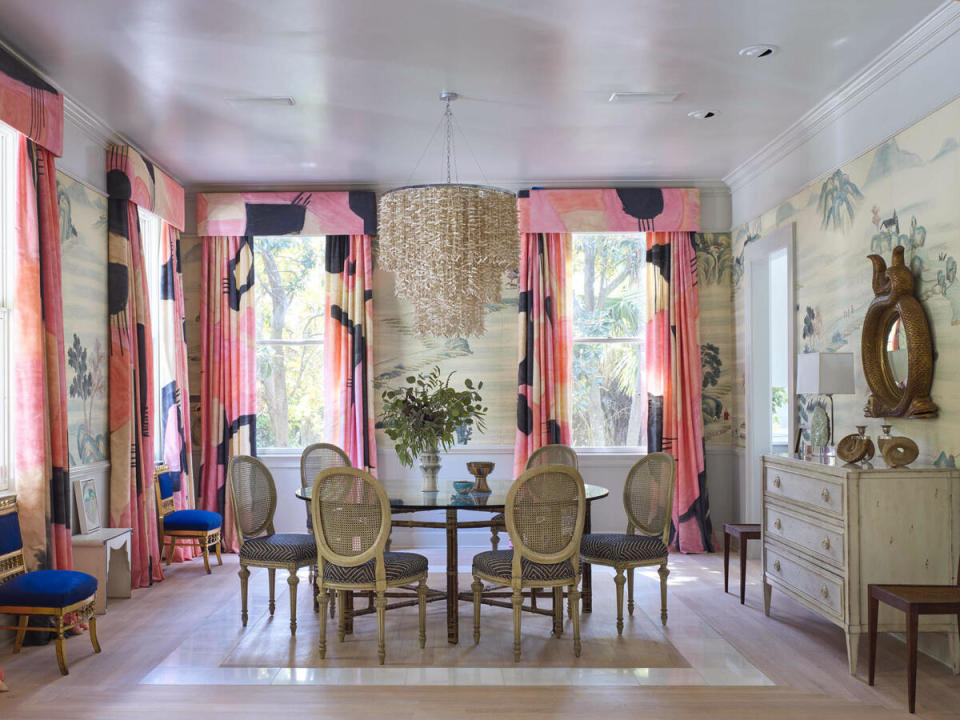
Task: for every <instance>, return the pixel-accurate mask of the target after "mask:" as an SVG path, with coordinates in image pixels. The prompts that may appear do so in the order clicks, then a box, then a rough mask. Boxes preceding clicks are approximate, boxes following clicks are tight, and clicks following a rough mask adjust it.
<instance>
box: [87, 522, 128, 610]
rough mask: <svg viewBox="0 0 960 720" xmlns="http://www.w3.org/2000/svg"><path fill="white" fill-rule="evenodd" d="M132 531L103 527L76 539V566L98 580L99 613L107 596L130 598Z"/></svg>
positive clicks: (103, 607) (103, 608)
mask: <svg viewBox="0 0 960 720" xmlns="http://www.w3.org/2000/svg"><path fill="white" fill-rule="evenodd" d="M131 532H132V531H131V529H130V528H101V529H100V530H94V531H93V532H92V533H87V534H86V535H74V536H73V567H74V569H75V570H80V571H82V572H85V573H88V574H90V575H93V576H94V577H95V578H96V579H97V595H96V608H97V614H98V615H103V614H104V613H105V612H106V611H107V598H108V597H130V596H131V595H132V592H131V590H130V535H131Z"/></svg>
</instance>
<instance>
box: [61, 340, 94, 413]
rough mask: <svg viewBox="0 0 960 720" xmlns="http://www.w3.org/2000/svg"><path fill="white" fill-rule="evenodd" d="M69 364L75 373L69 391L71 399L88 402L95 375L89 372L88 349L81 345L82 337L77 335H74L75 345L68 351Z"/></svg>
mask: <svg viewBox="0 0 960 720" xmlns="http://www.w3.org/2000/svg"><path fill="white" fill-rule="evenodd" d="M67 364H68V365H69V366H70V367H71V368H73V371H74V373H75V374H74V376H73V380H71V381H70V389H69V390H68V392H69V393H70V397H74V398H80V399H82V400H86V399H87V398H88V397H90V396H91V395H92V394H93V392H92V391H93V373H91V372H90V371H89V370H87V349H86V348H85V347H83V345H81V344H80V337H79V336H78V335H77V334H76V333H74V335H73V345H71V346H70V347H69V348H68V349H67Z"/></svg>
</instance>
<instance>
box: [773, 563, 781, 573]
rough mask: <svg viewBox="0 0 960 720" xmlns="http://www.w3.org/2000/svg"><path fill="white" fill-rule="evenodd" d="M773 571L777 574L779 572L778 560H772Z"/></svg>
mask: <svg viewBox="0 0 960 720" xmlns="http://www.w3.org/2000/svg"><path fill="white" fill-rule="evenodd" d="M773 569H774V570H776V571H777V572H780V561H779V560H774V561H773Z"/></svg>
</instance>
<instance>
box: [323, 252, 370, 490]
mask: <svg viewBox="0 0 960 720" xmlns="http://www.w3.org/2000/svg"><path fill="white" fill-rule="evenodd" d="M371 240H372V238H371V237H370V236H369V235H327V245H326V253H325V263H326V271H327V287H326V324H325V326H324V342H323V348H324V350H323V354H324V358H323V373H324V380H325V385H326V388H327V399H328V401H330V404H331V406H330V408H329V412H328V413H327V422H328V430H327V435H328V437H329V438H330V441H331V442H333V443H335V444H336V445H338V446H340V447H341V448H343V450H344V451H345V452H346V453H347V454H348V455H349V456H350V461H351V462H352V463H353V465H354V467H359V468H363V469H365V470H367V471H369V472H372V473H374V474H375V473H376V465H377V445H376V439H375V436H374V409H373V349H372V345H371V333H372V331H373V253H372V252H371Z"/></svg>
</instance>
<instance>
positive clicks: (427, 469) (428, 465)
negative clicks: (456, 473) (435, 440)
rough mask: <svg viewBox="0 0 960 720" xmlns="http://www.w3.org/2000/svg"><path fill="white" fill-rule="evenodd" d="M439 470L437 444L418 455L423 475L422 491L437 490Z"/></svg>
mask: <svg viewBox="0 0 960 720" xmlns="http://www.w3.org/2000/svg"><path fill="white" fill-rule="evenodd" d="M439 471H440V455H438V454H437V446H436V445H434V446H433V447H432V448H430V449H429V450H427V451H426V452H424V453H421V455H420V472H421V474H422V476H423V492H437V473H438V472H439Z"/></svg>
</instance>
